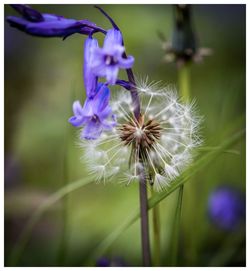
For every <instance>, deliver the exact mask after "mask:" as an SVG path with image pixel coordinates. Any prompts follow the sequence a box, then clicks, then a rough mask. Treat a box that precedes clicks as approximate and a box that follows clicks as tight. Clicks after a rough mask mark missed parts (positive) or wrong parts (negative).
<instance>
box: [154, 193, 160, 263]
mask: <svg viewBox="0 0 250 271" xmlns="http://www.w3.org/2000/svg"><path fill="white" fill-rule="evenodd" d="M153 195H154V191H153V188H152V196H153ZM159 209H160V206H159V204H156V205H155V206H154V207H153V210H152V211H153V232H154V256H153V257H154V266H160V264H161V242H160V241H161V237H160V210H159Z"/></svg>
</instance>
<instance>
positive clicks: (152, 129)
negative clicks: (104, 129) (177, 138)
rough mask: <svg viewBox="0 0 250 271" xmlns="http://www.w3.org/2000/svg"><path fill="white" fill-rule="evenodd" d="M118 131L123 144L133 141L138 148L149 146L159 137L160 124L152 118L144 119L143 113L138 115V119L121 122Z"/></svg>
mask: <svg viewBox="0 0 250 271" xmlns="http://www.w3.org/2000/svg"><path fill="white" fill-rule="evenodd" d="M120 132H121V134H120V138H121V140H122V141H124V143H125V145H130V144H131V143H135V144H136V146H139V147H140V148H151V147H152V145H153V144H154V143H155V142H156V140H158V139H160V137H161V127H160V124H159V123H158V122H157V121H156V120H154V119H149V120H147V121H145V118H144V115H140V117H139V119H138V120H134V121H131V122H129V123H126V124H123V125H122V127H121V129H120Z"/></svg>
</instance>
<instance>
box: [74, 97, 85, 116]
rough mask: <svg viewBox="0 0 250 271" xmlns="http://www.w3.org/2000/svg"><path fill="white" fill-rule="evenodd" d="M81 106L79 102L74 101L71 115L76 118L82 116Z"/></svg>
mask: <svg viewBox="0 0 250 271" xmlns="http://www.w3.org/2000/svg"><path fill="white" fill-rule="evenodd" d="M82 110H83V109H82V106H81V103H80V102H79V101H75V102H74V103H73V113H74V114H75V115H76V116H77V115H79V116H81V114H82Z"/></svg>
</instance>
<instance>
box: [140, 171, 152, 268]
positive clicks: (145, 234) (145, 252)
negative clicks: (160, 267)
mask: <svg viewBox="0 0 250 271" xmlns="http://www.w3.org/2000/svg"><path fill="white" fill-rule="evenodd" d="M140 176H145V175H144V174H140ZM139 186H140V211H141V241H142V258H143V265H144V266H151V255H150V243H149V226H148V196H147V187H146V180H145V177H141V179H140V182H139Z"/></svg>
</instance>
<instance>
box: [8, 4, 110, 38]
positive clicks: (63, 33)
mask: <svg viewBox="0 0 250 271" xmlns="http://www.w3.org/2000/svg"><path fill="white" fill-rule="evenodd" d="M11 6H12V7H13V8H14V9H15V10H16V11H17V12H19V13H20V14H21V15H22V16H23V17H22V18H20V17H16V16H8V17H7V21H8V22H9V24H10V26H12V27H16V28H18V29H19V30H21V31H24V32H26V33H27V34H30V35H34V36H41V37H63V38H66V37H67V36H69V35H72V34H74V33H80V34H85V35H89V34H90V33H91V32H93V31H101V32H103V33H105V32H106V31H104V30H103V29H102V28H100V27H98V26H96V24H94V23H92V22H90V21H88V20H75V19H67V18H64V17H62V16H58V15H54V14H46V13H43V14H42V13H40V12H39V11H36V10H34V9H32V8H31V7H29V6H27V5H11Z"/></svg>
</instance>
